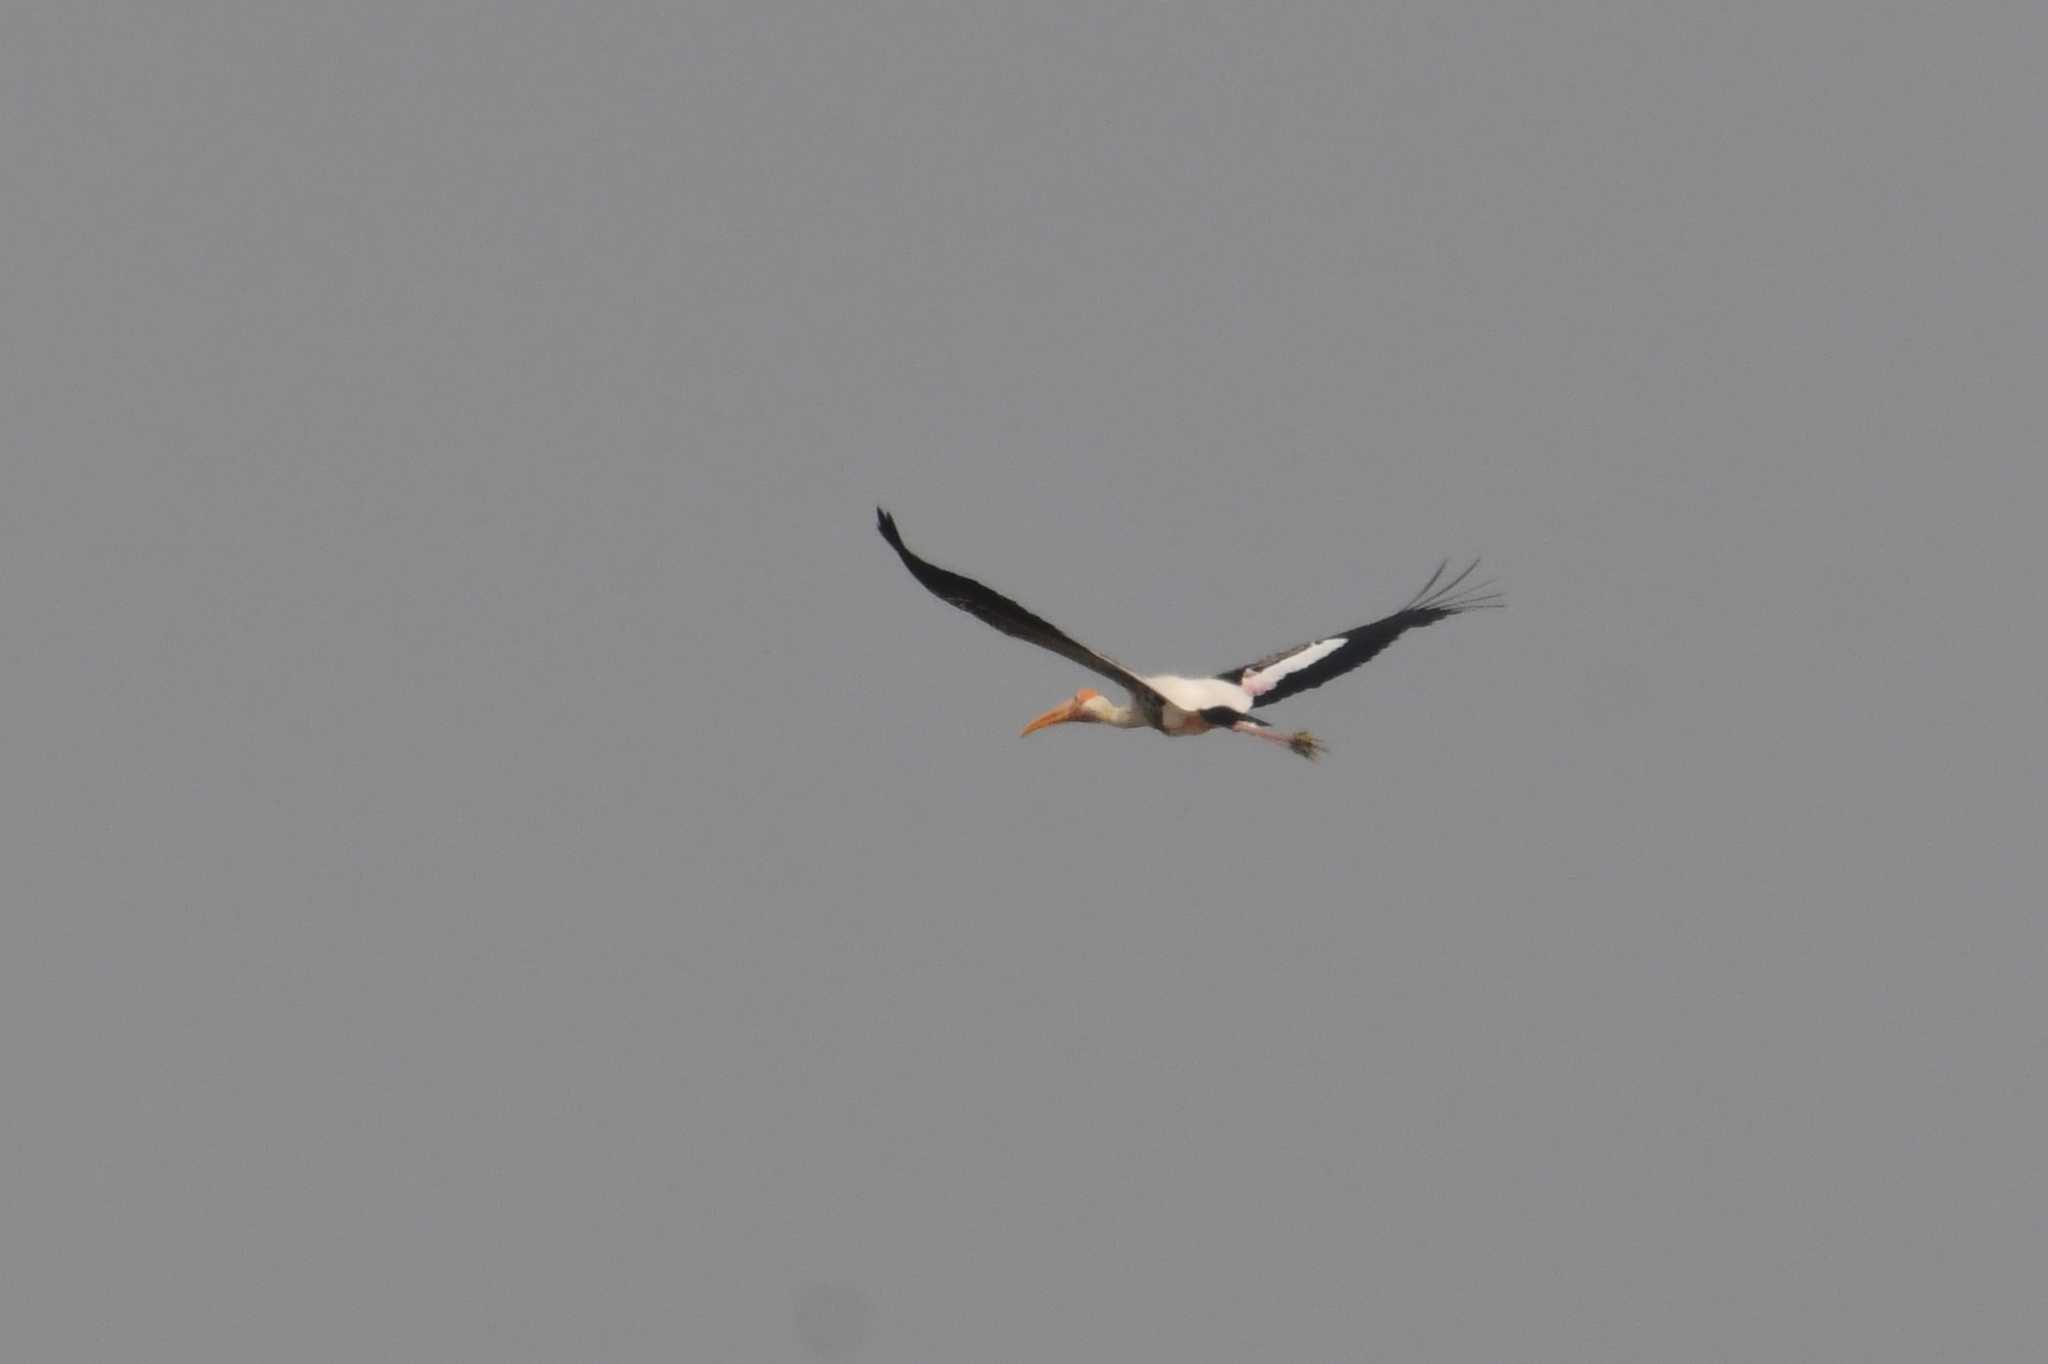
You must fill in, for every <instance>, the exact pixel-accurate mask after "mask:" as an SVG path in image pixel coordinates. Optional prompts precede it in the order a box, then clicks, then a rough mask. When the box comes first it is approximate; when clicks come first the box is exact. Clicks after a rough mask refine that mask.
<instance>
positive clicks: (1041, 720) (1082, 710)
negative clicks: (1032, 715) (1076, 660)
mask: <svg viewBox="0 0 2048 1364" xmlns="http://www.w3.org/2000/svg"><path fill="white" fill-rule="evenodd" d="M1107 704H1108V703H1107V702H1105V701H1103V699H1102V693H1101V692H1098V691H1096V690H1095V689H1094V688H1093V687H1083V688H1081V690H1079V691H1077V692H1075V693H1074V695H1073V697H1072V699H1070V700H1066V701H1062V702H1060V703H1059V704H1058V705H1057V706H1054V707H1053V708H1052V709H1051V710H1049V711H1047V712H1046V713H1045V714H1043V715H1041V716H1039V717H1038V718H1037V719H1036V720H1033V721H1032V722H1031V723H1030V724H1028V725H1026V726H1024V731H1023V733H1022V734H1019V735H1018V736H1017V737H1018V738H1020V739H1021V738H1023V737H1024V735H1025V734H1035V733H1037V732H1038V731H1039V730H1041V729H1044V728H1045V727H1046V726H1048V725H1064V724H1066V723H1068V722H1069V721H1073V720H1079V721H1082V722H1084V723H1099V722H1100V721H1101V719H1102V716H1100V715H1098V714H1097V713H1096V711H1095V707H1097V706H1106V705H1107Z"/></svg>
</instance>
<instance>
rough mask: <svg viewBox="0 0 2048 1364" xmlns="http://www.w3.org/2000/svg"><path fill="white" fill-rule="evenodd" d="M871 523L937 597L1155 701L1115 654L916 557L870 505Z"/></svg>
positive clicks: (893, 522)
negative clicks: (1097, 648) (1095, 647)
mask: <svg viewBox="0 0 2048 1364" xmlns="http://www.w3.org/2000/svg"><path fill="white" fill-rule="evenodd" d="M875 525H876V528H877V529H879V530H880V531H881V532H882V538H883V539H884V540H887V541H888V542H889V548H891V549H893V550H895V551H896V553H897V554H898V556H900V557H901V558H902V560H903V566H904V567H905V568H907V569H909V570H910V574H911V576H912V577H914V578H916V579H917V580H918V581H919V582H921V583H923V584H924V586H925V590H926V591H927V592H930V593H931V594H932V595H933V596H934V597H937V598H938V599H939V600H940V601H943V602H949V603H951V604H952V605H954V606H957V607H959V608H960V609H961V610H962V611H965V612H966V613H967V614H968V615H970V616H973V617H975V618H976V619H977V620H982V621H985V622H987V623H988V624H990V625H993V626H995V628H996V629H998V630H1001V631H1002V632H1003V633H1004V634H1006V635H1011V636H1014V637H1015V638H1017V639H1021V640H1027V641H1029V642H1030V643H1032V644H1036V645H1037V646H1038V647H1039V648H1041V649H1050V650H1052V651H1053V652H1054V653H1056V654H1058V655H1059V656H1060V657H1061V658H1064V659H1067V660H1068V661H1070V662H1074V663H1078V664H1080V665H1081V666H1082V667H1084V668H1086V669H1088V670H1089V671H1090V672H1095V673H1100V674H1101V675H1102V676H1104V677H1106V678H1108V679H1109V680H1110V681H1112V682H1115V683H1118V684H1119V685H1121V686H1124V687H1128V688H1130V690H1131V692H1132V694H1133V695H1135V696H1138V697H1140V698H1145V699H1149V700H1150V701H1152V702H1153V703H1154V704H1156V703H1157V702H1158V700H1159V694H1158V693H1157V692H1155V691H1153V690H1152V689H1151V688H1150V687H1148V686H1146V685H1145V684H1144V683H1143V682H1141V681H1139V680H1138V678H1137V677H1136V676H1135V675H1134V674H1133V673H1132V672H1131V670H1130V669H1128V668H1126V667H1124V666H1123V664H1121V663H1118V662H1117V661H1116V660H1115V659H1113V658H1110V657H1108V656H1106V655H1103V654H1098V653H1096V652H1095V651H1094V650H1093V649H1091V648H1089V647H1088V646H1087V645H1085V644H1083V643H1081V642H1080V641H1079V640H1077V639H1074V638H1073V637H1072V636H1070V635H1068V634H1067V633H1066V632H1065V631H1064V630H1061V629H1060V628H1059V627H1058V626H1057V625H1054V624H1053V623H1052V622H1051V621H1048V620H1045V619H1043V618H1041V617H1039V616H1034V615H1033V614H1031V612H1029V611H1026V610H1025V609H1024V608H1023V607H1021V606H1019V605H1018V604H1017V603H1016V602H1013V601H1011V600H1010V599H1009V598H1008V597H1006V596H1004V595H1003V594H1002V593H1000V592H998V591H996V590H995V589H994V588H991V587H984V586H983V585H982V584H980V583H978V582H976V581H974V579H972V578H968V577H963V576H961V575H960V574H958V573H954V572H951V571H950V570H948V569H943V568H940V567H939V566H938V565H937V564H933V563H927V562H926V561H925V560H923V559H920V558H918V557H917V556H916V555H915V554H913V553H911V552H910V547H909V546H908V545H906V544H904V543H903V537H902V536H901V535H899V534H897V533H896V518H895V517H893V516H891V515H889V513H887V512H885V511H883V510H882V509H881V508H880V507H877V508H875Z"/></svg>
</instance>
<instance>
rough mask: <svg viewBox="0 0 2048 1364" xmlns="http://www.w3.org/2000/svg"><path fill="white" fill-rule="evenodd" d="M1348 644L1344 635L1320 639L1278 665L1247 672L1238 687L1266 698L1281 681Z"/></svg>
mask: <svg viewBox="0 0 2048 1364" xmlns="http://www.w3.org/2000/svg"><path fill="white" fill-rule="evenodd" d="M1348 643H1350V641H1349V640H1348V639H1346V638H1345V637H1344V636H1343V635H1338V636H1337V637H1336V638H1335V639H1319V640H1317V641H1316V642H1315V643H1313V644H1309V645H1304V646H1303V647H1302V648H1300V649H1297V650H1296V651H1295V652H1293V653H1291V654H1289V655H1287V657H1285V658H1283V659H1281V660H1279V661H1278V662H1276V663H1268V664H1267V665H1266V666H1265V667H1263V668H1261V669H1259V670H1258V671H1257V672H1247V673H1246V674H1245V675H1244V680H1243V681H1242V682H1240V683H1239V684H1238V685H1240V686H1242V687H1243V688H1244V689H1245V690H1246V691H1248V692H1250V693H1251V694H1252V695H1253V696H1264V695H1265V694H1266V693H1267V692H1269V691H1271V690H1273V688H1274V687H1275V686H1277V685H1279V683H1280V679H1282V678H1284V677H1287V676H1289V675H1290V674H1293V673H1298V672H1300V671H1301V670H1302V669H1303V668H1306V667H1308V666H1309V665H1310V664H1312V663H1319V662H1321V661H1322V660H1323V659H1326V658H1328V657H1329V656H1330V655H1331V654H1334V653H1336V652H1337V651H1338V650H1339V649H1341V648H1343V647H1344V646H1345V645H1346V644H1348Z"/></svg>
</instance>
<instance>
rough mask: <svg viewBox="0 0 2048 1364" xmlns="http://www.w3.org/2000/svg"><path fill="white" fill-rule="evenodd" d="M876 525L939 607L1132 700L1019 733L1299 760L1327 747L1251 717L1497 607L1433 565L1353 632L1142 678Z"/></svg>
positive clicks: (880, 517) (1089, 694) (1088, 704)
mask: <svg viewBox="0 0 2048 1364" xmlns="http://www.w3.org/2000/svg"><path fill="white" fill-rule="evenodd" d="M875 524H876V526H877V528H878V529H880V531H881V532H882V538H883V539H884V540H887V541H888V542H889V548H891V549H893V550H895V551H896V553H897V555H898V556H900V557H901V558H902V560H903V566H904V567H905V568H907V569H909V570H910V575H911V576H912V577H913V578H916V579H917V580H918V581H919V582H921V583H923V584H924V586H925V590H926V591H928V592H930V593H931V594H932V595H933V596H935V597H937V598H938V599H939V600H940V601H943V602H948V603H950V604H952V605H954V606H957V607H959V608H960V609H961V610H962V611H965V612H966V613H967V614H968V615H970V616H974V617H976V618H977V619H979V620H982V621H985V622H987V623H988V624H990V625H993V626H994V627H995V628H996V629H998V630H1001V631H1002V632H1003V633H1004V634H1006V635H1014V636H1015V637H1016V638H1018V639H1022V640H1029V641H1030V642H1031V643H1033V644H1036V645H1037V646H1038V647H1040V648H1041V649H1050V650H1051V651H1052V652H1054V653H1056V654H1058V655H1059V656H1060V657H1061V658H1064V659H1067V660H1069V661H1070V662H1073V663H1078V664H1080V665H1081V666H1082V667H1084V668H1086V669H1088V670H1089V671H1090V672H1095V673H1100V674H1101V675H1102V676H1104V677H1106V678H1108V679H1109V680H1110V681H1112V682H1115V683H1117V684H1118V685H1119V686H1121V687H1123V688H1124V689H1125V690H1126V691H1128V692H1129V693H1130V695H1131V699H1130V702H1129V703H1128V704H1126V705H1118V704H1117V703H1116V702H1114V701H1111V700H1110V699H1109V698H1108V697H1106V696H1103V695H1102V694H1101V693H1100V692H1098V691H1096V690H1095V689H1094V688H1092V687H1083V688H1081V690H1079V691H1077V692H1075V693H1074V695H1073V698H1072V699H1071V700H1067V701H1062V702H1060V704H1058V705H1057V706H1054V707H1053V708H1052V709H1051V710H1049V711H1047V712H1046V713H1045V714H1043V715H1041V716H1039V717H1038V718H1037V719H1036V720H1033V721H1032V722H1031V723H1030V724H1028V725H1026V726H1024V731H1023V732H1024V734H1034V733H1036V732H1037V731H1039V730H1041V729H1045V728H1046V727H1048V726H1050V725H1061V724H1069V723H1080V724H1098V725H1114V726H1116V727H1117V728H1118V729H1147V728H1149V729H1156V730H1158V731H1159V732H1160V733H1161V734H1165V735H1169V736H1174V737H1178V736H1181V735H1189V734H1205V733H1207V732H1208V731H1210V730H1212V729H1227V730H1230V731H1231V732H1233V733H1237V734H1248V735H1250V736H1251V737H1252V738H1254V739H1264V740H1266V741H1268V742H1269V743H1275V744H1280V745H1283V746H1285V747H1286V748H1287V749H1289V750H1290V751H1292V752H1294V753H1297V754H1299V755H1301V756H1302V757H1304V758H1311V759H1312V758H1315V757H1316V756H1318V755H1319V754H1321V753H1322V752H1323V751H1324V747H1323V743H1322V741H1321V740H1320V739H1317V738H1316V737H1315V736H1314V735H1313V734H1310V733H1309V732H1308V731H1307V730H1305V729H1296V730H1283V729H1275V728H1273V727H1272V726H1270V725H1268V724H1266V723H1265V721H1263V720H1261V719H1258V718H1257V717H1255V716H1254V715H1253V714H1252V711H1253V710H1254V709H1257V708H1259V707H1263V706H1270V705H1272V704H1273V703H1274V702H1276V701H1285V700H1286V699H1287V698H1288V697H1290V696H1293V695H1294V694H1296V693H1297V692H1304V691H1307V690H1309V689H1310V688H1311V687H1320V686H1322V685H1323V683H1325V682H1327V681H1329V680H1330V679H1331V678H1333V677H1340V676H1342V675H1343V674H1345V673H1348V672H1350V671H1351V670H1352V669H1353V668H1356V667H1357V666H1358V665H1359V664H1361V663H1363V662H1365V661H1366V660H1367V659H1369V658H1371V657H1373V656H1374V655H1375V654H1377V653H1379V651H1380V650H1382V649H1384V648H1386V647H1387V646H1388V645H1389V644H1392V643H1393V642H1394V641H1395V640H1396V639H1398V638H1400V637H1401V635H1403V634H1404V633H1406V632H1407V631H1409V630H1413V629H1415V628H1416V627H1417V626H1421V625H1434V624H1435V623H1436V622H1437V621H1440V620H1442V619H1444V618H1445V617H1446V616H1455V615H1458V614H1460V613H1461V612H1465V611H1475V610H1483V609H1485V608H1488V607H1496V606H1500V605H1503V603H1502V601H1501V595H1500V593H1499V592H1497V591H1495V590H1494V588H1493V586H1492V584H1491V583H1485V582H1482V583H1474V584H1472V585H1471V586H1469V587H1468V586H1466V581H1467V580H1468V579H1469V578H1471V576H1472V573H1473V570H1474V569H1476V568H1478V567H1479V561H1478V560H1477V559H1474V560H1473V561H1472V562H1471V563H1469V564H1467V565H1466V566H1465V567H1464V568H1463V569H1462V570H1460V571H1459V572H1457V573H1454V574H1451V575H1450V576H1449V577H1446V576H1445V570H1446V569H1447V568H1448V567H1449V561H1448V560H1446V561H1445V562H1444V563H1442V564H1439V565H1437V570H1436V572H1435V573H1433V574H1431V575H1430V578H1429V581H1428V582H1426V583H1424V584H1423V585H1422V590H1421V591H1420V592H1417V593H1416V594H1415V595H1414V596H1413V597H1411V598H1409V600H1408V604H1407V605H1406V606H1404V607H1402V608H1401V609H1400V610H1398V611H1396V612H1394V614H1392V615H1391V616H1384V617H1382V618H1380V619H1379V620H1376V621H1373V622H1372V623H1371V624H1369V625H1361V626H1359V627H1358V628H1357V629H1356V630H1347V631H1345V632H1344V633H1343V634H1338V635H1329V636H1326V637H1324V638H1322V639H1312V640H1310V641H1309V642H1308V643H1306V644H1297V645H1295V646H1294V647H1293V648H1291V649H1282V650H1281V651H1280V652H1279V653H1276V654H1268V655H1267V656H1266V657H1264V658H1262V659H1259V660H1258V661H1257V662H1255V663H1246V664H1244V665H1243V666H1241V667H1236V668H1229V669H1226V670H1224V671H1223V672H1220V673H1217V674H1215V675H1214V676H1211V677H1179V676H1176V675H1174V674H1172V673H1157V674H1154V675H1151V676H1148V677H1140V676H1139V675H1138V674H1136V673H1134V672H1132V671H1131V670H1130V669H1129V668H1126V667H1125V666H1124V665H1123V664H1121V663H1119V662H1117V661H1116V660H1115V659H1113V658H1111V657H1109V656H1108V655H1107V654H1099V653H1097V652H1095V650H1093V649H1091V648H1089V647H1088V646H1087V645H1085V644H1083V643H1081V642H1080V641H1079V640H1076V639H1075V638H1073V637H1072V636H1071V635H1069V634H1067V633H1066V632H1065V631H1064V630H1061V629H1060V628H1059V627H1058V626H1056V625H1054V624H1052V623H1051V622H1050V621H1047V620H1044V619H1042V618H1040V617H1038V616H1035V615H1033V614H1031V612H1029V611H1027V610H1025V609H1024V608H1023V607H1021V606H1019V605H1018V604H1017V603H1016V602H1013V601H1011V600H1010V599H1009V598H1008V597H1006V596H1004V595H1003V594H1002V593H1000V592H998V591H996V590H995V589H994V588H990V587H984V586H983V585H982V584H980V583H978V582H976V581H974V579H972V578H968V577H963V576H962V575H960V574H958V573H954V572H951V571H950V570H947V569H943V568H940V567H939V566H938V565H937V564H934V563H931V562H929V561H927V560H925V559H921V558H919V557H918V556H917V555H916V554H914V553H912V552H911V550H910V546H908V545H906V544H904V543H903V536H902V535H901V534H900V533H899V532H898V531H897V529H896V518H895V517H893V516H891V515H889V513H888V512H885V511H883V510H882V509H881V508H880V507H877V508H875ZM1019 737H1020V738H1021V737H1022V735H1020V736H1019Z"/></svg>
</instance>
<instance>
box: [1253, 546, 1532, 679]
mask: <svg viewBox="0 0 2048 1364" xmlns="http://www.w3.org/2000/svg"><path fill="white" fill-rule="evenodd" d="M1447 567H1449V564H1448V562H1446V563H1443V564H1439V565H1438V566H1437V570H1436V572H1435V573H1433V574H1431V575H1430V579H1429V581H1428V582H1426V583H1424V584H1423V585H1422V590H1421V591H1420V592H1417V593H1416V594H1415V596H1414V597H1413V598H1412V599H1411V600H1410V601H1409V603H1408V604H1407V605H1406V606H1404V607H1402V608H1401V609H1400V610H1399V611H1396V612H1395V613H1394V614H1393V615H1391V616H1387V617H1385V618H1383V619H1381V620H1376V621H1374V622H1372V623H1371V624H1370V625H1361V626H1359V627H1358V628H1357V629H1356V630H1348V631H1346V632H1345V633H1343V634H1341V635H1329V636H1326V637H1325V638H1322V639H1312V640H1310V641H1309V642H1308V643H1306V644H1297V645H1295V646H1294V647H1293V648H1291V649H1282V650H1281V651H1280V652H1279V653H1276V654H1268V655H1266V657H1264V658H1262V659H1260V660H1259V661H1258V662H1256V663H1247V664H1245V665H1244V666H1243V667H1241V668H1232V669H1230V670H1229V671H1228V672H1221V673H1218V674H1216V675H1217V676H1218V677H1219V678H1221V679H1222V680H1224V681H1225V682H1235V683H1237V684H1238V685H1239V686H1241V687H1243V688H1244V689H1245V690H1246V691H1248V692H1250V693H1252V704H1253V705H1254V706H1270V705H1272V704H1273V703H1274V702H1275V701H1285V700H1286V699H1287V698H1288V697H1290V696H1293V695H1294V694H1295V693H1296V692H1304V691H1307V690H1309V689H1310V688H1311V687H1320V686H1322V685H1323V683H1325V682H1327V681H1329V680H1330V679H1331V678H1333V677H1341V676H1343V675H1344V674H1345V673H1348V672H1350V671H1351V670H1352V669H1353V668H1356V667H1357V666H1359V665H1360V664H1361V663H1364V662H1365V661H1366V660H1367V659H1370V658H1372V657H1373V656H1374V655H1375V654H1377V653H1379V651H1380V650H1382V649H1384V648H1386V647H1387V646H1388V645H1389V644H1392V643H1393V642H1394V641H1395V640H1397V639H1399V638H1400V637H1401V636H1402V635H1403V634H1406V633H1407V632H1408V631H1410V630H1413V629H1415V628H1416V627H1418V626H1423V625H1434V624H1435V623H1436V622H1438V621H1440V620H1442V619H1443V618H1444V617H1446V616H1455V615H1457V614H1458V613H1459V612H1461V611H1474V610H1483V609H1485V608H1487V607H1493V606H1499V605H1501V604H1502V603H1501V599H1500V593H1498V592H1496V591H1494V590H1493V586H1492V584H1490V583H1477V584H1474V585H1473V586H1470V587H1466V586H1465V580H1466V579H1467V578H1470V577H1471V576H1472V571H1473V570H1474V569H1476V568H1478V567H1479V561H1478V560H1477V559H1474V560H1473V561H1472V562H1471V563H1469V564H1467V565H1466V566H1465V568H1464V570H1463V571H1462V572H1460V573H1458V574H1456V575H1454V576H1453V577H1451V578H1449V579H1448V580H1447V579H1445V577H1444V570H1445V569H1446V568H1447Z"/></svg>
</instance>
